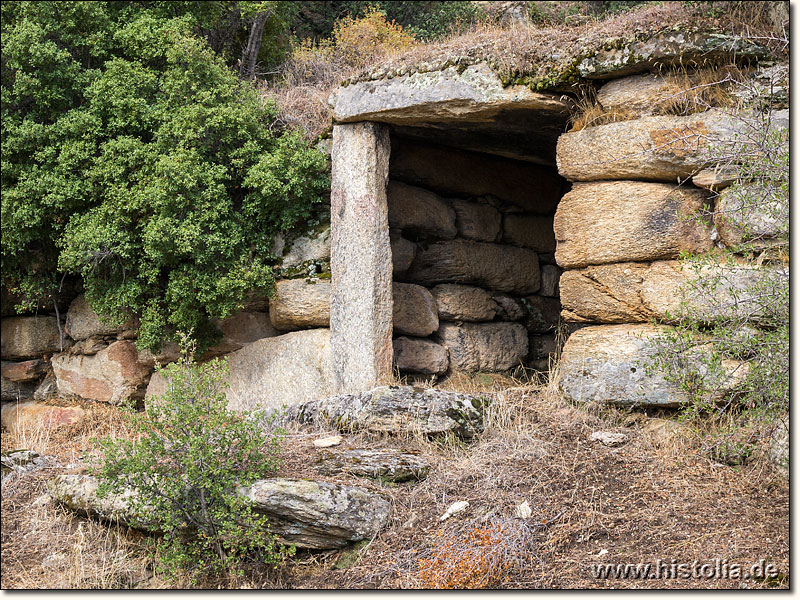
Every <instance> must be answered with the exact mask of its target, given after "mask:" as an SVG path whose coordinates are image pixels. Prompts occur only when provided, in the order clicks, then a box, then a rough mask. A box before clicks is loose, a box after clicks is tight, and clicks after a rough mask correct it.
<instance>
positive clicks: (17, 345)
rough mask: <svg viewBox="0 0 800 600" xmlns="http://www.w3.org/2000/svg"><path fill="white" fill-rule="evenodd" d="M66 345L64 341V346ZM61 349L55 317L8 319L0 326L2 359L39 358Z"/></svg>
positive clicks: (0, 352)
mask: <svg viewBox="0 0 800 600" xmlns="http://www.w3.org/2000/svg"><path fill="white" fill-rule="evenodd" d="M67 345H68V343H67V340H66V339H65V340H64V346H65V347H66V346H67ZM60 348H61V343H60V338H59V335H58V323H57V322H56V318H55V317H47V316H37V317H8V318H4V319H3V321H2V326H0V355H2V357H3V358H4V359H11V360H20V359H22V360H24V359H28V358H41V357H42V355H44V354H49V353H51V352H58V350H59V349H60Z"/></svg>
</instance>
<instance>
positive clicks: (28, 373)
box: [0, 359, 49, 383]
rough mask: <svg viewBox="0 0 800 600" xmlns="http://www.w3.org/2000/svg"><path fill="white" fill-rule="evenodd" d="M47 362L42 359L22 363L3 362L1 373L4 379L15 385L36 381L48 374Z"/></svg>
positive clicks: (0, 368)
mask: <svg viewBox="0 0 800 600" xmlns="http://www.w3.org/2000/svg"><path fill="white" fill-rule="evenodd" d="M48 366H49V365H48V363H47V361H44V360H41V359H34V360H25V361H22V362H6V361H3V362H2V367H0V372H1V373H2V375H3V377H5V378H6V379H8V380H10V381H13V382H15V383H21V382H29V381H36V380H38V379H41V378H42V377H44V376H45V375H46V374H47V370H48Z"/></svg>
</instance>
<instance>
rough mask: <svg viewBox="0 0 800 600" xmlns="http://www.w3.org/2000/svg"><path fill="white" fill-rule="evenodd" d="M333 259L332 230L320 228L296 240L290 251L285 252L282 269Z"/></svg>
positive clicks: (327, 227)
mask: <svg viewBox="0 0 800 600" xmlns="http://www.w3.org/2000/svg"><path fill="white" fill-rule="evenodd" d="M330 257H331V228H330V226H323V227H320V228H319V229H318V230H317V231H309V232H307V233H306V235H301V236H298V237H296V238H294V239H293V240H292V241H291V243H290V245H289V248H288V249H285V250H283V257H282V259H281V264H280V267H281V268H282V269H289V268H291V267H297V266H299V265H302V264H303V263H305V262H308V261H323V260H329V259H330Z"/></svg>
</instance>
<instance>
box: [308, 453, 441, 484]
mask: <svg viewBox="0 0 800 600" xmlns="http://www.w3.org/2000/svg"><path fill="white" fill-rule="evenodd" d="M316 462H317V465H316V466H317V470H318V471H319V472H320V473H321V474H323V475H327V476H333V475H341V474H346V475H355V476H357V477H372V478H374V479H380V480H382V481H393V482H395V483H400V482H403V481H410V480H416V481H418V480H420V479H425V477H426V476H427V475H428V470H429V469H430V464H429V463H428V461H427V460H425V458H424V457H422V456H420V455H419V454H412V453H411V452H402V451H400V450H396V449H394V448H376V449H371V450H359V449H352V450H330V449H329V450H322V451H320V452H319V453H318V454H317V460H316Z"/></svg>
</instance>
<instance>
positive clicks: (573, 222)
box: [553, 181, 713, 269]
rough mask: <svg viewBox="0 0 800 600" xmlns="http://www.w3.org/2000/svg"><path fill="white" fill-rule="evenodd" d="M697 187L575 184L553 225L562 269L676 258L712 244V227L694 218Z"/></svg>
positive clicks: (700, 198) (700, 197)
mask: <svg viewBox="0 0 800 600" xmlns="http://www.w3.org/2000/svg"><path fill="white" fill-rule="evenodd" d="M705 200H706V196H705V193H704V192H702V191H701V190H694V189H684V188H678V187H677V186H675V185H668V184H664V183H643V182H636V181H613V182H597V183H579V184H576V185H574V186H573V188H572V191H570V192H569V193H568V194H566V195H565V196H564V198H563V199H562V200H561V203H560V204H559V205H558V210H557V211H556V216H555V220H554V223H553V227H554V229H555V235H556V240H557V242H558V246H557V248H556V260H557V262H558V265H559V266H560V267H562V268H568V269H574V268H577V267H585V266H587V265H592V264H594V265H598V264H604V263H614V262H628V261H650V260H660V259H671V258H678V256H679V255H680V253H681V252H693V253H697V252H703V251H706V250H709V249H711V247H712V246H713V243H712V240H711V227H710V226H709V225H708V224H706V223H704V222H700V221H698V220H697V218H696V217H697V216H698V215H699V213H700V211H701V209H702V208H703V204H704V202H705Z"/></svg>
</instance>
